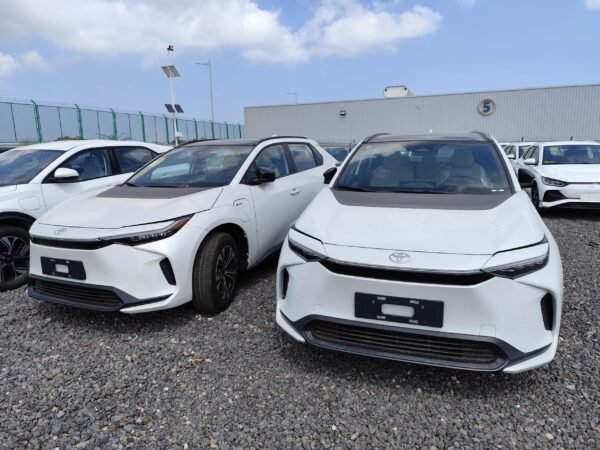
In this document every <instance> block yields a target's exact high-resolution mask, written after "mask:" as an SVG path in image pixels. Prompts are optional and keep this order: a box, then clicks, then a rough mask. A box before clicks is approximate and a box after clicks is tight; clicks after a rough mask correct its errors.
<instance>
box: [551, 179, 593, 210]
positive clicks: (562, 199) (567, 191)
mask: <svg viewBox="0 0 600 450" xmlns="http://www.w3.org/2000/svg"><path fill="white" fill-rule="evenodd" d="M544 188H545V190H544V192H543V193H540V194H541V195H540V200H541V206H542V207H543V208H552V207H564V208H600V183H589V184H588V183H586V184H584V183H578V184H568V185H567V186H565V187H562V188H557V187H551V186H544Z"/></svg>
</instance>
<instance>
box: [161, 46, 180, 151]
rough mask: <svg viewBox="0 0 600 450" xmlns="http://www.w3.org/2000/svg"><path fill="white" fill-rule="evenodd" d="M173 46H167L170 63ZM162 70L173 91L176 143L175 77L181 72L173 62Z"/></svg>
mask: <svg viewBox="0 0 600 450" xmlns="http://www.w3.org/2000/svg"><path fill="white" fill-rule="evenodd" d="M173 50H174V49H173V46H172V45H169V46H168V47H167V55H169V56H168V57H169V63H170V62H171V52H172V51H173ZM162 70H163V72H164V73H165V75H166V76H167V78H169V89H170V91H171V112H172V114H173V134H174V136H175V145H178V144H179V141H178V136H177V135H178V132H177V111H176V109H175V94H174V93H173V78H177V77H179V76H180V75H179V72H178V71H177V68H176V67H175V66H173V65H171V64H169V65H168V66H162Z"/></svg>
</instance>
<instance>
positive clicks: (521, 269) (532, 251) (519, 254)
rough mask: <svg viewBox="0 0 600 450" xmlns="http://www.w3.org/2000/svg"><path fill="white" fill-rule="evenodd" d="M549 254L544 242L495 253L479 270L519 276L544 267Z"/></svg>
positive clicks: (510, 276)
mask: <svg viewBox="0 0 600 450" xmlns="http://www.w3.org/2000/svg"><path fill="white" fill-rule="evenodd" d="M549 254H550V246H549V245H548V243H546V242H543V243H541V244H538V245H534V246H532V247H527V248H523V249H518V250H511V251H507V252H501V253H496V254H495V255H494V256H492V258H491V259H490V260H489V261H488V263H487V264H486V265H485V266H484V267H483V268H482V269H481V270H483V271H484V272H487V273H490V274H492V275H495V276H497V277H502V278H519V277H522V276H524V275H527V274H530V273H533V272H536V271H538V270H540V269H542V268H544V267H545V266H546V264H547V263H548V257H549ZM508 261H510V262H508Z"/></svg>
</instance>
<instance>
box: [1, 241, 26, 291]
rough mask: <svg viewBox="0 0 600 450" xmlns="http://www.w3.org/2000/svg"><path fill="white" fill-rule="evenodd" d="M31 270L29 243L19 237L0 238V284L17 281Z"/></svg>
mask: <svg viewBox="0 0 600 450" xmlns="http://www.w3.org/2000/svg"><path fill="white" fill-rule="evenodd" d="M28 270H29V243H28V242H26V241H25V240H23V239H21V238H20V237H17V236H2V237H0V283H8V282H11V281H14V280H16V279H17V278H19V277H20V276H21V275H23V274H25V273H27V271H28Z"/></svg>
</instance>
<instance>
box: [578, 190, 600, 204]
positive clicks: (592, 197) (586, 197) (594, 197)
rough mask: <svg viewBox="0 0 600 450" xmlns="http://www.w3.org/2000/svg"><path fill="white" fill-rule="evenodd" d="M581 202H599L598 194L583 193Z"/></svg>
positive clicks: (599, 196) (599, 195)
mask: <svg viewBox="0 0 600 450" xmlns="http://www.w3.org/2000/svg"><path fill="white" fill-rule="evenodd" d="M581 200H583V201H585V202H600V192H584V193H583V194H581Z"/></svg>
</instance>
